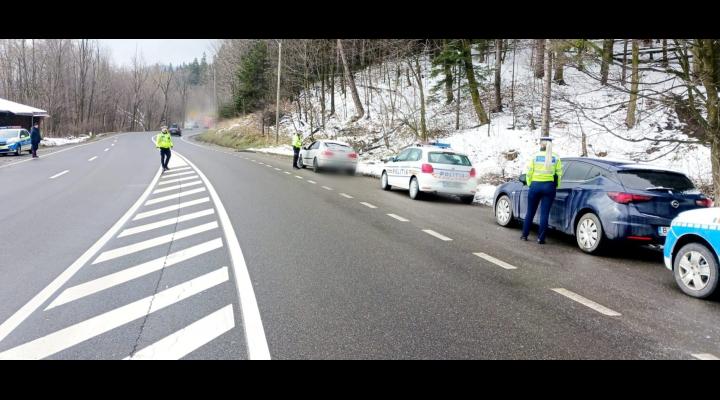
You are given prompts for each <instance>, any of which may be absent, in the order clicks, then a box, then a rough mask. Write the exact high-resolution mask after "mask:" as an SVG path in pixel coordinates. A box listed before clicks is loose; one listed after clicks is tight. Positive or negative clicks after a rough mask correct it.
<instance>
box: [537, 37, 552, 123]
mask: <svg viewBox="0 0 720 400" xmlns="http://www.w3.org/2000/svg"><path fill="white" fill-rule="evenodd" d="M546 40H547V43H546V44H545V60H544V61H545V65H544V69H545V71H548V72H547V73H546V74H545V80H544V84H545V85H544V87H543V96H542V124H541V128H540V129H541V131H540V132H541V133H540V134H541V135H542V136H550V91H551V90H552V85H551V80H550V71H552V54H553V52H552V46H550V39H546Z"/></svg>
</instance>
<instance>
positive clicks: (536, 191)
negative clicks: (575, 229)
mask: <svg viewBox="0 0 720 400" xmlns="http://www.w3.org/2000/svg"><path fill="white" fill-rule="evenodd" d="M553 200H555V182H533V183H531V184H530V189H528V205H527V207H528V208H527V213H526V214H525V221H523V231H522V235H523V237H527V236H528V234H529V233H530V226H531V225H532V223H533V219H534V218H535V212H537V207H538V204H540V229H539V230H538V240H545V232H546V231H547V227H548V218H549V217H550V207H551V206H552V203H553Z"/></svg>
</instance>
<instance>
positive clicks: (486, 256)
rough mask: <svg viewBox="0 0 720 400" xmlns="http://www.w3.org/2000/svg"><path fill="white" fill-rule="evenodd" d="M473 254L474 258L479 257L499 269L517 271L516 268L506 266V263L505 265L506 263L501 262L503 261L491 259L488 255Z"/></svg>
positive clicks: (509, 265)
mask: <svg viewBox="0 0 720 400" xmlns="http://www.w3.org/2000/svg"><path fill="white" fill-rule="evenodd" d="M473 254H475V255H476V256H478V257H480V258H482V259H484V260H486V261H490V262H491V263H493V264H495V265H497V266H499V267H501V268H505V269H517V267H516V266H514V265H511V264H508V263H506V262H505V261H503V260H498V259H497V258H495V257H493V256H490V255H487V254H485V253H473Z"/></svg>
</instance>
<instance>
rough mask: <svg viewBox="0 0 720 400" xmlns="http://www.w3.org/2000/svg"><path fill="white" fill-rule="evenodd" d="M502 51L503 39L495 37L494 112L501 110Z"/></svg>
mask: <svg viewBox="0 0 720 400" xmlns="http://www.w3.org/2000/svg"><path fill="white" fill-rule="evenodd" d="M502 51H503V40H502V39H495V110H494V111H495V112H502V110H503V106H502V93H501V92H500V89H501V86H502V74H501V72H502V71H501V68H502Z"/></svg>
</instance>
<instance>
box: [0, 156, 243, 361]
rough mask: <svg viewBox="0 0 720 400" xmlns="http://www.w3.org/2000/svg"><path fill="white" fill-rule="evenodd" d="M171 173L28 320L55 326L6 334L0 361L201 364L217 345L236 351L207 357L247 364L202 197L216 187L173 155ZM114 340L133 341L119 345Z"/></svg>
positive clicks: (220, 240) (233, 296) (221, 247)
mask: <svg viewBox="0 0 720 400" xmlns="http://www.w3.org/2000/svg"><path fill="white" fill-rule="evenodd" d="M170 169H171V172H173V173H172V174H170V173H169V172H166V173H165V174H164V175H162V176H161V177H160V179H159V180H158V182H157V183H156V185H155V187H154V188H153V189H148V192H149V193H151V194H150V195H149V196H148V198H147V200H146V201H144V203H142V206H141V207H140V208H139V209H137V211H135V215H134V216H132V218H130V219H128V222H126V223H125V226H122V230H118V231H116V232H120V233H119V234H117V235H116V236H115V237H114V238H112V239H111V240H110V241H108V242H107V243H106V244H105V245H104V246H103V247H102V248H100V250H99V251H98V252H97V253H96V254H97V256H96V257H94V259H92V258H91V259H88V261H86V262H85V264H84V265H83V266H82V267H81V268H80V269H79V270H78V273H77V275H76V276H74V277H73V278H72V279H71V280H70V281H68V282H67V283H66V284H64V285H63V286H62V287H59V289H58V290H57V291H56V293H55V295H53V296H51V297H50V298H49V301H48V302H46V303H45V305H43V306H41V307H40V308H39V309H37V310H36V311H35V312H34V314H33V315H32V316H31V317H33V318H34V319H35V321H46V320H47V321H53V322H52V323H49V322H48V323H47V326H48V329H47V331H44V330H43V329H42V328H41V329H38V328H37V326H36V327H34V328H33V329H30V330H28V332H31V333H32V335H27V334H23V333H18V335H16V336H12V335H10V336H9V337H7V338H5V339H4V340H2V341H0V359H43V358H64V357H70V358H100V359H105V358H118V359H125V360H144V359H180V358H183V357H186V356H188V355H190V354H195V356H196V357H197V356H199V357H200V358H202V354H203V353H198V350H199V349H201V348H207V347H208V346H212V345H213V342H216V341H218V340H220V339H221V338H222V337H225V338H226V339H225V340H226V341H228V342H230V343H233V344H234V345H233V346H234V347H235V349H234V350H233V351H230V352H228V351H227V350H226V349H225V345H221V344H218V345H216V347H222V349H223V351H222V352H221V351H220V350H217V349H216V351H217V353H216V354H215V355H214V356H213V357H212V358H218V357H229V358H240V357H243V358H244V357H247V356H248V353H249V350H248V349H242V345H239V344H238V343H242V341H241V340H237V337H236V336H239V337H242V336H243V331H242V329H239V328H240V327H242V325H243V323H242V322H241V321H242V319H239V318H240V317H242V315H239V314H238V313H239V312H240V311H238V310H241V309H242V307H238V306H237V305H238V297H237V288H234V287H232V286H233V281H231V279H230V277H231V275H230V271H229V268H228V264H229V263H230V262H231V260H230V256H229V254H228V250H229V249H227V248H226V247H225V240H228V239H227V238H225V237H224V236H225V235H224V234H223V232H224V231H223V230H222V229H219V228H221V226H220V224H219V222H220V219H219V218H218V213H217V212H216V206H217V204H215V201H214V200H212V199H211V197H210V196H208V191H213V190H214V189H211V188H210V189H208V187H206V185H205V184H204V182H203V181H202V180H200V178H199V177H198V171H196V170H195V168H194V166H192V167H191V166H190V165H188V164H187V163H186V162H185V161H183V159H181V158H178V157H173V158H172V159H171V161H170ZM176 171H177V172H176ZM180 171H183V172H180ZM199 174H200V175H202V173H199ZM185 175H191V176H185ZM203 179H205V178H203ZM170 183H172V184H173V185H172V186H168V184H170ZM188 188H189V189H188ZM150 190H152V191H150ZM223 212H224V210H223ZM225 233H226V234H227V232H226V231H225ZM231 247H232V246H231ZM75 278H77V279H75ZM129 287H132V288H135V290H138V289H139V288H142V289H146V290H144V291H138V292H137V293H136V292H134V291H130V290H129V289H128V288H129ZM95 310H99V311H95ZM196 310H197V311H196ZM236 311H237V312H236ZM39 313H42V315H35V314H39ZM168 313H170V314H172V315H177V316H179V318H172V319H168V317H167V315H168ZM91 314H92V315H91ZM153 318H155V319H153ZM168 320H171V321H173V322H172V323H168V322H167V321H168ZM155 321H157V322H155ZM159 321H162V322H159ZM175 321H177V322H175ZM236 321H240V322H236ZM21 327H22V325H21V326H20V328H21ZM128 328H129V329H128ZM18 330H19V329H18ZM118 332H134V333H132V334H131V335H126V336H124V337H122V338H120V339H118V338H117V337H114V336H113V335H117V334H118ZM228 335H230V336H228ZM3 342H12V345H10V346H7V345H4V344H3ZM90 342H92V343H94V345H93V346H90V345H89V344H88V343H90ZM119 342H126V343H125V345H124V346H123V345H121V344H122V343H119ZM97 343H102V344H103V345H98V344H97ZM120 348H122V349H125V350H118V349H120ZM103 351H105V353H103ZM123 351H124V352H125V354H122V353H123ZM70 354H72V355H74V356H70ZM62 355H64V357H63V356H62Z"/></svg>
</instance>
